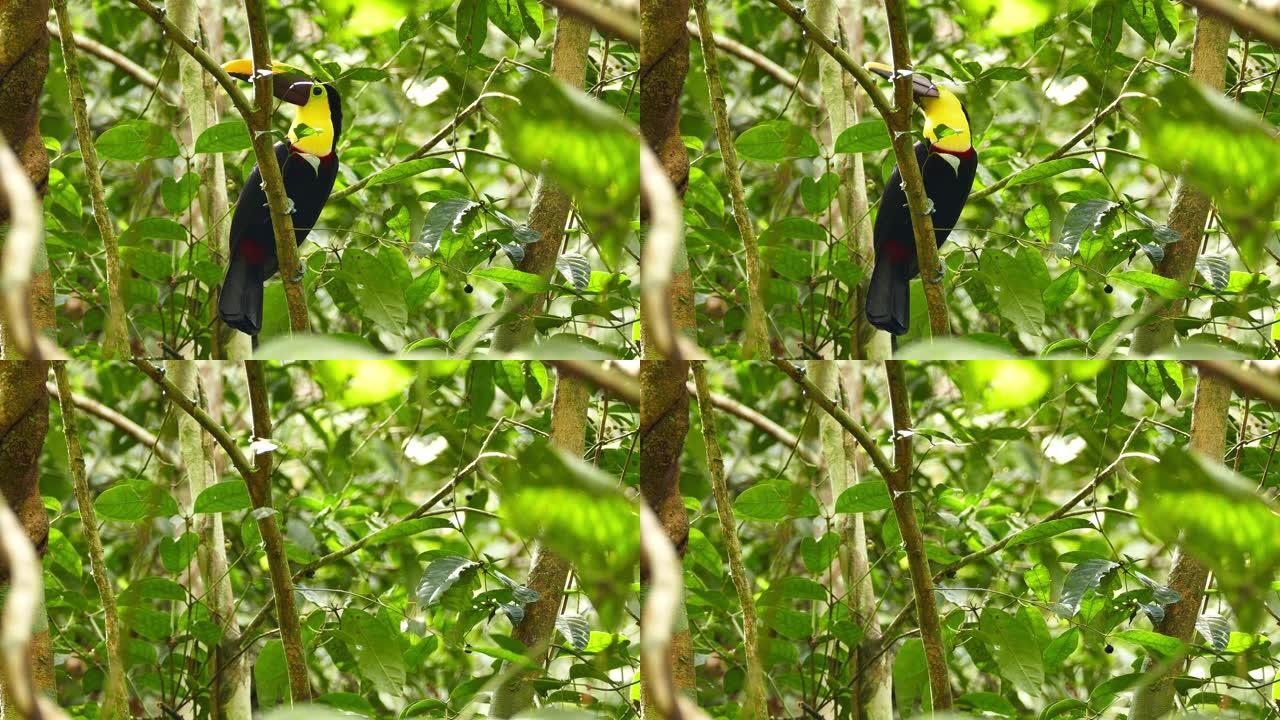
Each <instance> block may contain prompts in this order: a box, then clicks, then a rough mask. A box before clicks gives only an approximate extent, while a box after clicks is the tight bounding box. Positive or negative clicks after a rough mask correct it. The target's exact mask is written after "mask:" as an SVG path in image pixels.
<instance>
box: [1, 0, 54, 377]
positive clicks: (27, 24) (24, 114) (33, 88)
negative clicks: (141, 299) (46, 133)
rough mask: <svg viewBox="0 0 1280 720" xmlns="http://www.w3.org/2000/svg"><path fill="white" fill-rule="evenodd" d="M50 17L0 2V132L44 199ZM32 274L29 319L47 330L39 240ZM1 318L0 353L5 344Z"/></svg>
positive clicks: (45, 263) (31, 0) (49, 283)
mask: <svg viewBox="0 0 1280 720" xmlns="http://www.w3.org/2000/svg"><path fill="white" fill-rule="evenodd" d="M48 17H49V3H48V1H47V0H20V1H19V2H8V3H3V4H0V79H2V80H0V107H2V108H4V110H5V111H4V112H3V113H0V134H2V135H4V138H5V140H6V142H8V143H9V146H10V147H12V148H13V152H14V154H15V155H17V156H18V162H19V163H20V164H21V165H22V168H23V170H25V171H26V173H27V178H28V179H30V180H31V185H32V186H33V187H35V190H36V194H37V195H38V196H39V197H40V198H43V197H44V196H45V193H46V192H47V191H48V188H49V153H48V152H47V151H46V150H45V147H44V139H43V138H42V137H41V136H40V93H41V91H42V90H43V89H44V79H45V76H46V75H47V74H48V72H49V30H48V28H47V27H46V25H45V20H47V19H48ZM7 222H9V203H8V200H7V199H6V198H5V196H4V193H0V224H5V223H7ZM32 271H33V272H32V277H31V306H32V319H33V320H34V321H35V329H36V330H37V331H40V330H52V329H53V327H54V325H53V279H52V277H51V276H50V274H49V257H48V254H47V253H46V252H45V246H44V243H43V242H42V243H41V244H40V246H39V247H38V248H37V249H36V258H35V267H33V268H32ZM2 315H3V314H2V313H0V317H2ZM10 343H11V340H10V338H8V337H7V334H6V329H5V327H4V323H3V322H0V357H4V356H5V355H4V349H5V348H6V347H10Z"/></svg>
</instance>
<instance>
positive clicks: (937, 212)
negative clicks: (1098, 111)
mask: <svg viewBox="0 0 1280 720" xmlns="http://www.w3.org/2000/svg"><path fill="white" fill-rule="evenodd" d="M864 67H866V69H867V70H869V71H870V72H873V73H875V74H877V75H879V76H881V77H884V78H888V79H892V78H893V77H894V70H893V68H891V67H889V66H888V65H884V64H882V63H874V62H872V63H867V64H866V65H865V66H864ZM911 93H912V95H913V96H914V98H915V101H916V103H917V104H919V105H920V108H921V109H922V110H923V111H924V136H925V139H924V140H922V141H920V142H918V143H916V146H915V151H916V162H917V163H919V165H920V174H921V175H922V176H923V177H924V191H925V194H926V195H927V196H928V197H929V200H930V201H931V205H932V216H933V228H934V235H935V236H936V237H937V240H938V246H939V247H941V246H942V243H943V242H944V241H945V240H946V239H947V236H948V235H950V234H951V229H952V228H953V227H955V224H956V221H957V220H959V219H960V211H961V210H963V209H964V204H965V202H966V201H967V200H968V199H969V191H970V190H972V189H973V179H974V176H975V175H976V174H977V172H978V153H977V152H976V151H975V150H974V149H973V143H972V142H971V140H970V136H969V113H968V111H967V110H965V108H964V105H963V104H962V103H961V102H960V99H959V98H957V97H956V96H955V93H952V92H951V91H950V90H947V89H946V88H944V87H941V86H938V85H935V84H934V83H933V81H931V80H930V79H929V78H927V77H925V76H923V75H921V74H919V73H914V72H913V73H911ZM944 128H945V130H944ZM872 238H873V241H874V246H875V254H876V257H875V268H874V269H873V270H872V271H871V282H870V284H869V285H868V287H867V302H866V308H867V321H868V322H870V323H871V324H872V325H874V326H876V327H878V328H880V329H881V330H884V331H885V332H888V333H892V334H893V335H895V336H896V335H903V334H905V333H906V332H907V329H908V327H909V325H910V322H911V279H912V278H914V277H916V276H917V275H919V274H920V263H919V261H918V260H917V258H916V243H915V236H914V235H913V231H912V227H911V210H910V209H909V208H908V207H907V194H906V192H905V191H904V190H903V188H902V172H901V169H900V168H897V167H895V168H894V169H893V175H892V176H890V178H889V183H888V184H887V185H885V188H884V195H883V196H881V198H880V212H879V214H877V215H876V222H875V227H874V229H873V231H872Z"/></svg>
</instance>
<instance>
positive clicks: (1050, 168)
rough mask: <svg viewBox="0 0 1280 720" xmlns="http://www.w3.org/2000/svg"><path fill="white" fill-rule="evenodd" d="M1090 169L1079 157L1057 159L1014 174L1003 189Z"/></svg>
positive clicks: (1087, 162)
mask: <svg viewBox="0 0 1280 720" xmlns="http://www.w3.org/2000/svg"><path fill="white" fill-rule="evenodd" d="M1091 167H1093V164H1092V163H1090V162H1089V161H1088V160H1086V159H1085V158H1079V157H1070V158H1058V159H1057V160H1050V161H1048V162H1042V163H1036V164H1035V165H1032V166H1031V167H1029V168H1027V169H1025V170H1022V171H1020V172H1018V173H1016V174H1014V176H1013V177H1012V178H1010V179H1009V182H1008V183H1006V184H1005V189H1006V190H1007V189H1009V188H1014V187H1018V186H1019V185H1030V184H1032V183H1037V182H1040V181H1041V180H1044V179H1045V178H1051V177H1053V176H1054V175H1061V174H1062V173H1064V172H1068V171H1071V170H1082V169H1084V168H1091Z"/></svg>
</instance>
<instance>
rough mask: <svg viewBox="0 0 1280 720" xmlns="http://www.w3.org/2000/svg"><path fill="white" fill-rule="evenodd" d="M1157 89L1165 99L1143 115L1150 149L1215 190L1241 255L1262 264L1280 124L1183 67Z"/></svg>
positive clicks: (1277, 184) (1279, 157) (1277, 183)
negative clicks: (1187, 73) (1182, 73)
mask: <svg viewBox="0 0 1280 720" xmlns="http://www.w3.org/2000/svg"><path fill="white" fill-rule="evenodd" d="M1154 95H1155V96H1156V97H1159V98H1160V104H1159V106H1158V107H1154V108H1151V109H1149V110H1147V111H1145V112H1142V113H1139V114H1138V115H1137V118H1138V122H1139V129H1140V131H1141V133H1140V136H1141V138H1142V144H1143V146H1144V148H1146V149H1147V154H1148V155H1149V156H1150V157H1151V160H1152V162H1154V163H1156V164H1157V165H1159V166H1160V167H1161V168H1164V169H1165V170H1168V171H1170V172H1176V173H1179V174H1181V175H1182V176H1183V177H1184V178H1186V179H1187V180H1188V181H1189V182H1190V183H1191V184H1192V185H1194V186H1195V187H1197V188H1198V189H1200V190H1201V191H1203V192H1205V193H1208V194H1209V195H1210V196H1212V197H1213V199H1214V200H1215V208H1216V209H1217V210H1218V212H1219V213H1220V215H1221V216H1222V218H1223V221H1224V223H1225V225H1226V229H1227V231H1228V233H1227V234H1228V236H1229V237H1230V238H1231V241H1232V242H1233V243H1234V244H1235V246H1236V249H1237V250H1238V251H1239V252H1240V256H1241V257H1242V258H1243V259H1244V261H1245V263H1246V264H1248V265H1249V266H1256V265H1257V264H1258V263H1260V262H1261V260H1262V257H1263V247H1264V246H1265V245H1266V243H1267V242H1269V241H1270V239H1271V238H1272V237H1273V235H1274V231H1273V230H1272V229H1271V227H1270V220H1271V219H1272V218H1275V217H1276V213H1275V210H1276V202H1277V199H1278V198H1280V173H1276V172H1275V168H1277V167H1280V144H1277V143H1276V141H1275V138H1274V137H1273V131H1274V128H1272V127H1271V126H1270V125H1268V124H1267V123H1265V122H1263V121H1262V120H1261V119H1259V117H1258V115H1257V113H1256V112H1254V111H1253V110H1250V109H1248V108H1245V107H1243V106H1242V105H1240V104H1239V103H1236V102H1234V101H1233V100H1230V99H1228V98H1226V97H1224V96H1223V95H1222V94H1221V93H1220V92H1217V91H1210V90H1208V89H1207V88H1204V87H1202V86H1201V85H1200V84H1199V83H1196V82H1193V81H1191V80H1188V79H1186V78H1181V77H1177V76H1176V75H1171V76H1170V79H1169V80H1168V81H1167V82H1166V83H1165V84H1164V85H1163V86H1161V88H1160V89H1159V90H1158V91H1156V92H1155V93H1154ZM1242 178H1247V179H1248V181H1247V182H1242V181H1241V179H1242Z"/></svg>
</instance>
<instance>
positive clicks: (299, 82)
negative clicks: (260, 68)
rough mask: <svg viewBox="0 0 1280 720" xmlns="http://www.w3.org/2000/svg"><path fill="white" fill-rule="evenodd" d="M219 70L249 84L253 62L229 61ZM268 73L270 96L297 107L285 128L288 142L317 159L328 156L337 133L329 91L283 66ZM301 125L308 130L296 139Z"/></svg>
mask: <svg viewBox="0 0 1280 720" xmlns="http://www.w3.org/2000/svg"><path fill="white" fill-rule="evenodd" d="M222 69H223V70H225V71H226V72H227V74H228V75H231V76H232V77H235V78H239V79H240V80H245V81H248V82H252V81H253V79H254V77H253V73H254V68H253V60H250V59H247V58H244V59H240V60H232V61H231V62H229V63H227V64H225V65H223V66H222ZM268 74H269V75H270V76H271V86H272V94H273V95H275V96H276V98H278V99H279V100H281V101H283V102H287V103H289V104H291V105H294V106H296V107H297V108H298V109H297V111H296V112H295V113H294V116H293V124H292V125H290V126H289V142H290V143H291V144H292V145H293V146H294V147H295V148H297V149H298V150H301V151H302V152H305V153H308V154H311V155H315V156H317V157H324V156H326V155H329V154H330V153H332V152H333V148H334V142H335V141H336V139H337V132H338V130H337V128H335V127H334V111H333V108H332V105H331V104H330V97H329V95H330V93H331V88H329V86H327V85H325V84H324V83H321V82H317V81H315V80H312V79H311V78H310V77H308V76H307V75H306V73H304V72H302V70H300V69H298V68H296V67H294V66H292V65H288V64H286V63H272V64H271V70H270V71H269V73H268ZM333 99H334V100H335V101H336V98H333ZM339 112H340V111H339ZM304 125H305V126H306V127H307V128H308V130H307V131H306V136H305V137H299V136H300V135H302V134H303V130H302V126H304Z"/></svg>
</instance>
